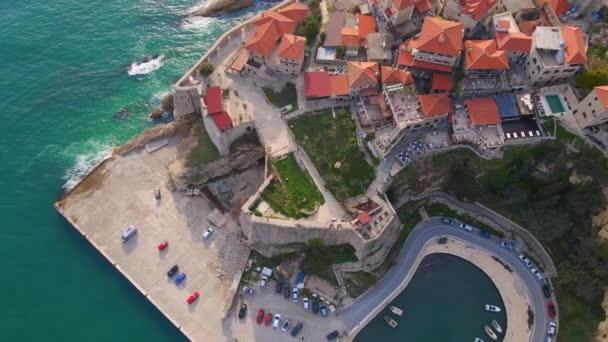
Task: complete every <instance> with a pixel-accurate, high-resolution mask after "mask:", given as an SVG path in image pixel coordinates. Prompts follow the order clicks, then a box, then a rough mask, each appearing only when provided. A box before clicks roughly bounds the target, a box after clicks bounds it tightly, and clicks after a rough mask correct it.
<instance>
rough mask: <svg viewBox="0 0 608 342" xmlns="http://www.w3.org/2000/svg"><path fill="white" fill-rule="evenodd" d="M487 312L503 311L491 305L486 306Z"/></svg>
mask: <svg viewBox="0 0 608 342" xmlns="http://www.w3.org/2000/svg"><path fill="white" fill-rule="evenodd" d="M486 311H490V312H501V311H502V309H501V308H499V307H498V306H496V305H490V304H486Z"/></svg>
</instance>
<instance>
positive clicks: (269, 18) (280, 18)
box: [253, 10, 297, 36]
mask: <svg viewBox="0 0 608 342" xmlns="http://www.w3.org/2000/svg"><path fill="white" fill-rule="evenodd" d="M269 22H270V23H273V25H276V28H277V30H278V31H279V34H280V35H281V36H282V35H284V34H285V33H291V31H293V29H294V28H295V27H296V25H297V22H296V21H294V20H293V19H290V18H288V17H286V16H284V15H281V14H279V13H277V12H275V11H270V10H268V11H264V12H262V14H261V15H260V17H259V18H257V19H256V20H254V21H253V24H254V25H255V26H261V25H264V24H267V23H269Z"/></svg>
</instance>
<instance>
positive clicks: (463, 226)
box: [460, 223, 473, 232]
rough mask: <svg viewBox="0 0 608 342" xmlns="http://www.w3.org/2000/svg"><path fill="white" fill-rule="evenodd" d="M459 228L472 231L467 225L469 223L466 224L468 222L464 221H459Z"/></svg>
mask: <svg viewBox="0 0 608 342" xmlns="http://www.w3.org/2000/svg"><path fill="white" fill-rule="evenodd" d="M460 228H462V229H464V230H466V231H468V232H472V231H473V227H471V226H469V225H468V224H466V223H461V224H460Z"/></svg>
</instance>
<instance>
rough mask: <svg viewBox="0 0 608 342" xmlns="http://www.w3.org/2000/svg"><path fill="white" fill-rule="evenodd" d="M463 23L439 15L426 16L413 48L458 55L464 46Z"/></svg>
mask: <svg viewBox="0 0 608 342" xmlns="http://www.w3.org/2000/svg"><path fill="white" fill-rule="evenodd" d="M463 34H464V30H463V25H462V24H461V23H457V22H454V21H449V20H444V19H441V18H439V17H425V18H424V23H423V24H422V29H421V31H420V36H419V37H418V39H416V40H415V41H413V43H414V44H413V46H412V47H413V48H416V49H418V50H421V51H424V52H433V53H440V54H444V55H448V56H458V55H459V54H460V49H461V48H462V37H463Z"/></svg>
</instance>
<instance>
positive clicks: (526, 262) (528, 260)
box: [518, 254, 532, 267]
mask: <svg viewBox="0 0 608 342" xmlns="http://www.w3.org/2000/svg"><path fill="white" fill-rule="evenodd" d="M518 258H519V260H521V261H522V262H523V263H524V264H526V266H528V267H532V262H531V261H530V259H528V257H527V256H525V255H523V254H520V255H519V256H518Z"/></svg>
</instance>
